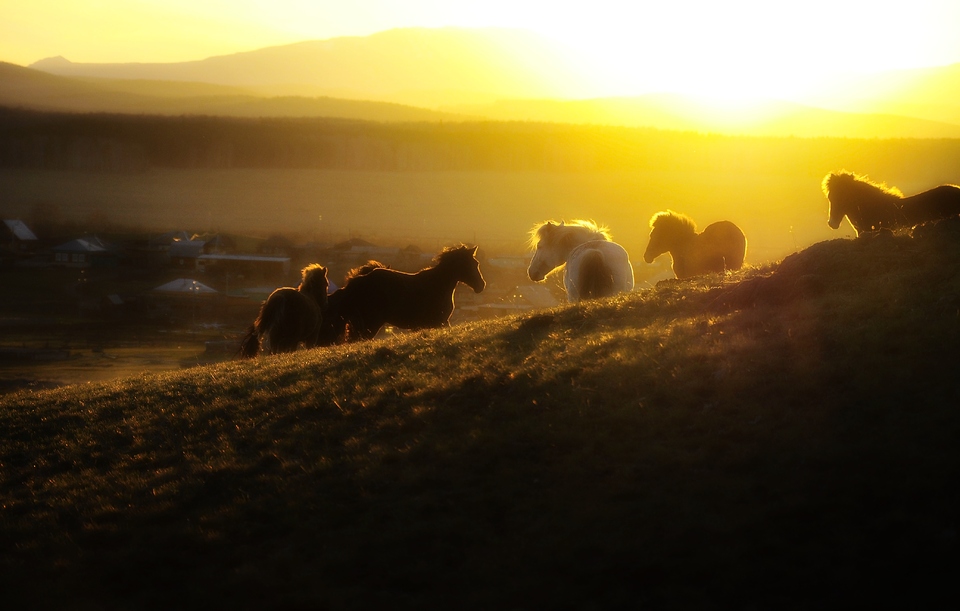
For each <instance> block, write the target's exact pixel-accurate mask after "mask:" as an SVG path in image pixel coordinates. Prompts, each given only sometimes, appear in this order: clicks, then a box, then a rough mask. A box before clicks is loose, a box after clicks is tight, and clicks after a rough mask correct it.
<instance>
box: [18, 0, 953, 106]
mask: <svg viewBox="0 0 960 611" xmlns="http://www.w3.org/2000/svg"><path fill="white" fill-rule="evenodd" d="M408 26H426V27H440V26H467V27H482V26H500V27H516V28H525V29H532V30H535V31H538V32H540V33H541V34H544V35H547V36H549V37H551V38H554V39H557V40H559V41H561V42H563V43H565V44H567V45H569V46H571V47H574V48H575V49H576V52H577V53H578V55H579V56H581V57H582V58H583V60H584V62H587V63H590V64H592V65H593V66H594V70H595V73H596V75H597V76H598V78H600V79H601V81H602V82H603V83H604V85H605V88H606V89H607V90H608V91H606V93H612V92H620V93H634V92H641V91H644V90H664V89H680V90H682V89H684V88H686V89H690V88H691V87H692V85H691V83H696V87H699V88H700V89H702V90H705V91H721V92H722V91H727V92H740V93H758V92H759V93H762V92H766V93H773V94H776V93H778V92H782V91H789V90H790V89H792V88H794V89H795V88H799V87H802V86H803V85H805V84H807V83H809V82H811V81H814V80H816V79H818V78H820V77H822V76H823V75H825V74H829V73H836V72H845V71H858V72H860V71H866V72H869V71H877V70H883V69H889V68H906V67H918V66H930V65H945V64H950V63H957V62H960V33H958V30H960V0H907V1H891V0H794V1H791V0H722V1H720V0H669V1H665V0H656V1H652V2H651V1H646V0H628V1H612V0H581V1H580V2H576V3H562V2H556V0H550V1H526V0H0V60H2V61H8V62H12V63H15V64H20V65H28V64H30V63H32V62H34V61H37V60H39V59H42V58H44V57H50V56H55V55H62V56H64V57H66V58H68V59H70V60H72V61H75V62H171V61H185V60H193V59H202V58H205V57H209V56H212V55H223V54H229V53H234V52H237V51H246V50H253V49H258V48H262V47H266V46H272V45H280V44H287V43H292V42H299V41H302V40H312V39H323V38H331V37H336V36H349V35H367V34H371V33H374V32H378V31H382V30H386V29H390V28H396V27H408Z"/></svg>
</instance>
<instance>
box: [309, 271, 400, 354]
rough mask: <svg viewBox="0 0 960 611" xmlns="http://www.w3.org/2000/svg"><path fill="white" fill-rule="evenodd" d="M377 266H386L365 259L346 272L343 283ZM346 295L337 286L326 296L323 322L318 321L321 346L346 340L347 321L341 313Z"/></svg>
mask: <svg viewBox="0 0 960 611" xmlns="http://www.w3.org/2000/svg"><path fill="white" fill-rule="evenodd" d="M379 268H382V269H387V266H386V265H384V264H383V263H380V262H379V261H372V260H371V261H367V262H366V263H364V264H363V265H361V266H360V267H355V268H353V269H351V270H350V271H349V272H347V275H346V277H345V278H344V284H346V283H348V282H350V280H351V279H352V278H356V277H357V276H363V275H364V274H369V273H370V272H372V271H373V270H375V269H379ZM346 295H347V292H346V291H344V290H343V289H342V288H339V289H337V290H335V291H334V292H333V293H331V294H330V295H328V296H327V307H326V308H325V309H324V311H323V322H321V323H320V340H319V344H320V345H321V346H331V345H333V344H342V343H343V342H345V341H346V340H347V337H346V333H347V322H346V320H344V318H343V315H342V314H341V311H342V308H343V303H344V301H345V297H346Z"/></svg>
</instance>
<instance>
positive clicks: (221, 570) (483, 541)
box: [0, 222, 960, 609]
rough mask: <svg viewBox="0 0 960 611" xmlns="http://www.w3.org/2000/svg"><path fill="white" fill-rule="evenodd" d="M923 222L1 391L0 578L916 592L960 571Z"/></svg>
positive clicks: (309, 587) (62, 584)
mask: <svg viewBox="0 0 960 611" xmlns="http://www.w3.org/2000/svg"><path fill="white" fill-rule="evenodd" d="M921 229H923V230H921ZM921 229H918V230H917V231H916V232H915V233H916V235H914V236H910V235H898V236H893V235H891V234H881V235H875V236H866V237H862V238H860V239H857V240H834V241H828V242H822V243H818V244H816V245H814V246H812V247H810V248H808V249H806V250H804V251H802V252H800V253H797V254H795V255H792V256H790V257H788V258H786V259H785V260H783V261H782V263H780V264H778V265H771V266H767V267H764V268H752V269H748V270H745V271H743V272H741V273H739V274H737V275H734V276H728V277H726V278H723V277H720V276H712V277H705V278H702V279H699V280H696V281H688V282H666V283H662V284H660V285H659V286H658V287H657V288H656V289H655V290H648V291H638V292H635V293H633V294H630V295H628V296H623V297H619V298H614V299H609V300H602V301H597V302H591V303H586V304H583V305H579V306H576V305H574V306H568V307H562V308H557V309H554V310H545V311H540V312H536V313H533V314H529V315H525V316H521V317H518V318H513V319H507V320H500V321H495V322H488V323H480V324H473V325H469V326H464V327H458V328H455V329H451V330H445V331H436V332H426V333H419V334H410V335H404V336H400V337H396V338H394V339H390V340H384V341H376V342H371V343H366V344H362V345H355V346H349V347H342V348H334V349H321V350H316V351H310V352H301V353H298V354H295V355H293V356H286V357H271V358H263V359H259V360H257V361H256V362H252V363H251V362H233V363H227V364H222V365H217V366H210V367H199V368H194V369H189V370H184V371H181V372H177V373H173V374H169V375H160V376H144V377H140V378H134V379H128V380H125V381H121V382H117V383H112V384H107V385H85V386H79V387H73V388H65V389H60V390H52V391H43V392H37V393H35V394H29V393H25V394H19V395H11V396H6V397H3V398H0V465H2V469H0V477H2V480H0V499H2V511H3V520H2V532H0V540H2V541H3V545H2V547H0V550H2V551H0V588H2V591H3V592H4V601H5V602H6V603H8V604H13V606H12V607H11V608H22V607H24V606H27V605H29V606H30V608H105V609H119V608H145V609H149V608H170V607H183V606H188V607H199V606H201V605H203V606H205V607H209V606H211V605H213V606H214V607H217V608H283V609H299V608H304V609H306V608H310V609H354V608H377V607H381V608H384V607H389V608H476V609H491V608H503V607H509V608H621V607H623V608H643V606H644V604H646V605H649V606H650V607H652V608H709V607H736V608H780V609H783V608H810V607H812V606H822V605H823V604H825V603H833V605H831V606H835V605H836V604H837V603H855V604H857V606H865V605H869V604H870V603H877V602H880V601H883V602H885V603H888V604H889V603H893V604H896V603H900V604H901V605H902V604H904V603H909V605H910V606H911V607H923V608H935V607H936V606H937V605H936V603H937V601H940V600H949V597H946V598H944V597H945V596H946V595H947V594H948V592H952V591H953V587H954V586H953V582H954V578H955V576H956V571H957V569H958V568H960V566H958V565H960V562H958V559H957V558H958V556H957V552H958V547H957V521H956V520H957V515H958V509H960V498H958V493H957V488H956V482H957V481H958V480H957V478H958V475H960V469H958V467H960V454H958V452H957V440H958V435H960V413H958V411H957V405H958V404H960V384H958V382H957V377H956V363H957V362H958V357H960V342H958V339H960V227H958V222H951V223H942V224H940V225H938V226H936V227H934V228H921Z"/></svg>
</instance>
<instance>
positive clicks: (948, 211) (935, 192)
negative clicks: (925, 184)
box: [900, 185, 960, 225]
mask: <svg viewBox="0 0 960 611" xmlns="http://www.w3.org/2000/svg"><path fill="white" fill-rule="evenodd" d="M900 209H901V210H902V211H903V215H904V217H906V219H907V221H908V223H909V224H910V225H916V224H918V223H924V222H926V221H936V220H939V219H943V218H947V217H951V216H956V215H958V214H960V187H958V186H956V185H940V186H939V187H934V188H933V189H930V190H929V191H924V192H923V193H918V194H916V195H911V196H910V197H905V198H903V202H902V203H901V205H900Z"/></svg>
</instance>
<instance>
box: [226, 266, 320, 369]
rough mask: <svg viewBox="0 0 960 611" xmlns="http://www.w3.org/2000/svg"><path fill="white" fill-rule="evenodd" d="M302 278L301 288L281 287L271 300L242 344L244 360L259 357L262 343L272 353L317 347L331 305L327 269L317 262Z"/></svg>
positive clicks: (302, 272) (241, 350) (271, 294)
mask: <svg viewBox="0 0 960 611" xmlns="http://www.w3.org/2000/svg"><path fill="white" fill-rule="evenodd" d="M300 275H301V281H300V286H299V287H297V288H295V289H294V288H291V287H288V286H287V287H283V288H279V289H277V290H275V291H273V292H272V293H270V296H269V297H267V300H266V301H265V302H264V303H263V306H262V307H261V308H260V315H259V316H257V319H256V320H255V321H254V322H253V324H252V325H251V326H250V330H249V331H248V332H247V335H246V336H245V337H244V338H243V341H242V342H241V344H240V356H241V357H242V358H251V357H254V356H256V355H257V353H258V352H259V351H260V348H261V344H262V347H263V350H264V352H267V353H270V354H273V353H277V352H293V351H294V350H296V349H297V348H298V347H299V346H300V345H301V344H303V345H304V347H306V348H311V347H313V346H316V345H317V341H318V339H319V334H320V323H321V322H322V320H323V308H325V307H326V305H327V288H328V287H329V283H328V281H327V269H326V268H325V267H323V266H321V265H319V264H316V263H314V264H312V265H308V266H307V267H305V268H303V270H302V271H301V272H300Z"/></svg>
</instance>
